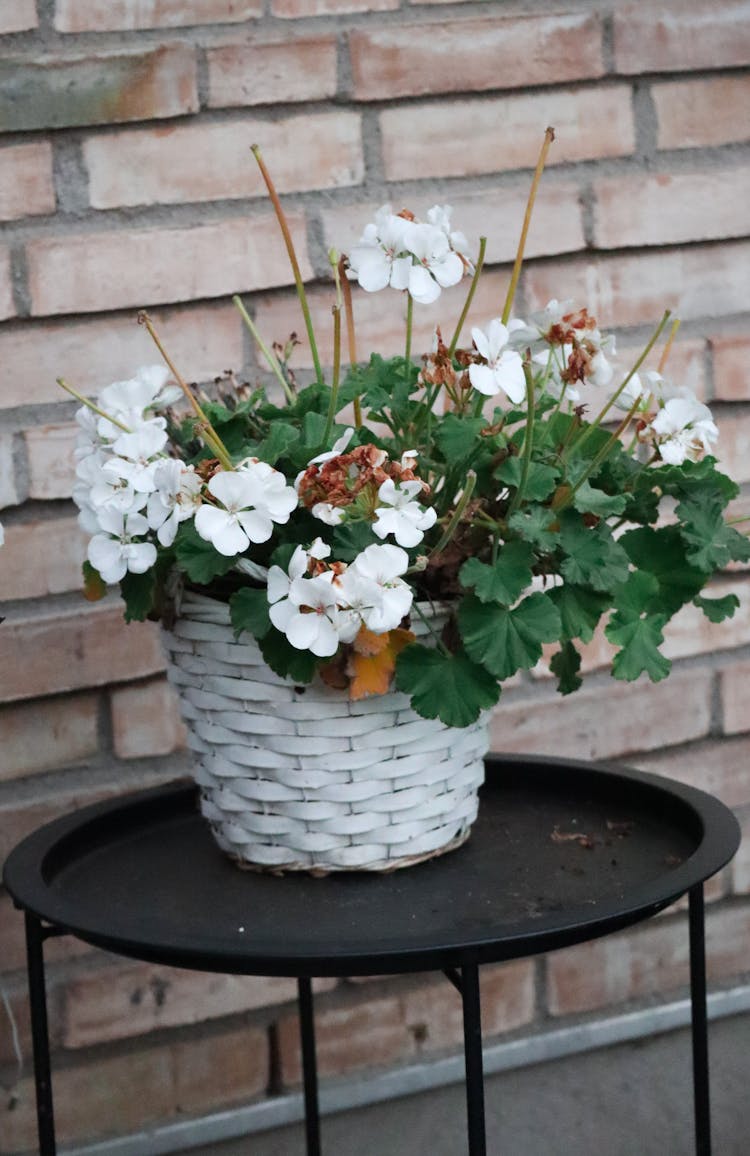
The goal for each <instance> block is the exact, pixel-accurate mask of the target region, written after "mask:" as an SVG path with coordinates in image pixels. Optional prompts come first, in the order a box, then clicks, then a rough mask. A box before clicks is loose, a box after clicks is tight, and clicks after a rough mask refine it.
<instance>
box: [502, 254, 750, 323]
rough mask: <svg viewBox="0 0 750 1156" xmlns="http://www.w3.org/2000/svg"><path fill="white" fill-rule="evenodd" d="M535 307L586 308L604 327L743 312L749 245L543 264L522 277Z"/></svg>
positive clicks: (748, 289)
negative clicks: (570, 304)
mask: <svg viewBox="0 0 750 1156" xmlns="http://www.w3.org/2000/svg"><path fill="white" fill-rule="evenodd" d="M523 283H524V286H525V291H526V296H527V300H528V304H529V308H530V309H541V308H543V306H544V305H546V303H547V302H548V301H549V300H550V298H552V297H557V298H558V299H559V298H565V297H572V298H573V299H574V300H575V301H576V303H577V304H578V305H587V306H588V308H589V309H590V310H591V312H592V313H593V314H594V315H595V316H596V317H597V318H598V320H599V322H600V323H601V325H603V326H604V327H605V328H609V327H611V326H613V325H640V324H652V325H655V324H656V323H657V321H658V320H659V318H660V317H661V315H662V313H663V311H664V309H671V310H672V311H673V313H674V315H675V316H677V317H680V318H682V320H683V321H691V320H693V319H695V318H698V317H722V316H724V315H725V314H732V313H744V311H745V309H746V307H747V301H748V298H749V297H750V243H748V242H746V241H744V242H738V241H735V242H730V243H725V244H718V245H705V246H701V247H698V248H695V249H692V248H688V249H672V250H669V251H667V252H664V253H643V254H639V255H637V256H636V255H632V256H627V257H621V256H617V257H601V258H598V259H594V260H586V259H580V260H572V261H567V262H566V263H565V265H564V266H563V265H559V264H553V263H551V262H540V263H539V264H537V265H529V266H527V267H526V271H525V273H524V275H523Z"/></svg>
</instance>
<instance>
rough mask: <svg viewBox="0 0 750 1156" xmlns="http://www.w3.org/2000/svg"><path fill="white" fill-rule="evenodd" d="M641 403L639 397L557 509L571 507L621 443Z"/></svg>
mask: <svg viewBox="0 0 750 1156" xmlns="http://www.w3.org/2000/svg"><path fill="white" fill-rule="evenodd" d="M640 403H641V399H640V397H637V398H636V399H635V401H634V402H633V404H632V405H631V407H630V409H629V410H628V412H627V413H626V414H625V417H624V418H623V419H622V421H621V422H620V424H619V425H618V427H617V429H616V430H614V432H613V433H612V434H611V435H610V437H609V440H608V441H606V442H605V443H604V445H603V446H602V448H601V449H600V450H599V452H598V453H597V454H595V455H594V457H593V458H592V460H591V461H590V462H589V465H588V467H587V468H586V469H585V470H584V472H583V473H582V474H581V477H580V478H579V479H578V481H577V482H576V484H575V485H574V486H572V487H571V489H570V491H569V492H568V494H567V496H566V499H565V502H564V503H562V504H561V505H560V506H557V507H556V508H557V509H559V510H562V509H565V507H566V506H569V505H570V503H571V502H572V501H573V498H574V497H575V495H576V493H577V491H578V490H579V489H580V488H581V486H582V485H583V483H584V482H585V481H587V480H588V479H589V478H590V477H591V475H592V474H594V473H595V472H596V470H597V469H598V468H599V466H600V465H601V464H602V462H603V461H604V459H605V458H606V457H607V455H608V454H609V451H610V450H611V449H612V447H613V445H614V444H615V443H616V442H617V441H619V439H620V437H621V435H622V434H623V433H624V432H625V430H626V429H627V428H628V426H629V425H630V422H631V421H632V419H633V416H634V415H635V413H636V412H637V410H638V407H639V406H640Z"/></svg>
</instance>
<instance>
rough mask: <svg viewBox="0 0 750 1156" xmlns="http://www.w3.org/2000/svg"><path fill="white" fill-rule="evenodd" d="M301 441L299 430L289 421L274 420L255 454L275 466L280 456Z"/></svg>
mask: <svg viewBox="0 0 750 1156" xmlns="http://www.w3.org/2000/svg"><path fill="white" fill-rule="evenodd" d="M297 442H299V430H296V429H295V428H294V426H293V425H289V424H288V422H283V421H277V422H273V423H272V425H271V428H270V431H269V434H268V437H266V438H264V439H263V441H262V442H261V443H260V445H259V446H258V447H257V449H256V451H255V456H256V457H258V458H260V460H261V461H262V462H268V464H269V466H275V465H276V463H277V461H278V460H279V458H281V457H283V456H284V454H286V453H287V452H288V451H289V450H290V449H291V447H292V446H294V445H296V444H297Z"/></svg>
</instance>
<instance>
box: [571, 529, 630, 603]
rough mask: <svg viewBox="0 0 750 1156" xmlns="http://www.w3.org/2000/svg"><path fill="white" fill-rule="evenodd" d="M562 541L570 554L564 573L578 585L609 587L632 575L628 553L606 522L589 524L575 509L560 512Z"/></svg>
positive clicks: (607, 588) (603, 589) (608, 588)
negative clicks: (629, 569)
mask: <svg viewBox="0 0 750 1156" xmlns="http://www.w3.org/2000/svg"><path fill="white" fill-rule="evenodd" d="M560 544H561V546H562V549H563V551H564V553H565V555H566V557H564V558H563V559H562V561H561V562H560V573H561V574H562V576H563V578H565V580H566V581H567V582H572V583H573V584H574V585H576V586H592V587H593V588H594V590H602V591H609V590H611V589H612V588H613V587H614V586H617V585H618V584H619V583H621V582H624V581H625V580H626V579H627V576H628V556H627V554H626V553H625V550H624V549H623V547H622V546H621V545H620V544H619V543H618V542H616V541H615V539H614V538H613V537H612V531H611V530H610V529H609V527H608V526H607V524H606V522H599V524H598V525H596V526H586V525H585V524H584V522H583V520H582V519H581V518H580V517H579V516H578V515H577V514H575V513H574V512H573V511H572V510H565V512H564V513H563V514H561V516H560Z"/></svg>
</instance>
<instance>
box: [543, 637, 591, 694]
mask: <svg viewBox="0 0 750 1156" xmlns="http://www.w3.org/2000/svg"><path fill="white" fill-rule="evenodd" d="M549 666H550V670H551V671H552V673H553V674H556V675H557V680H558V681H557V689H558V690H559V692H560V694H572V693H573V691H574V690H578V688H579V686H580V685H581V684H582V682H583V679H582V678H581V677H580V675H579V674H578V671H579V670H580V669H581V656H580V654H579V653H578V651H577V650H576V648H575V646H574V645H573V643H572V642H570V641H567V642H564V643H563V644H562V646H561V647H560V649H559V650H558V651H557V653H556V654H553V655H552V658H551V659H550V664H549Z"/></svg>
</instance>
